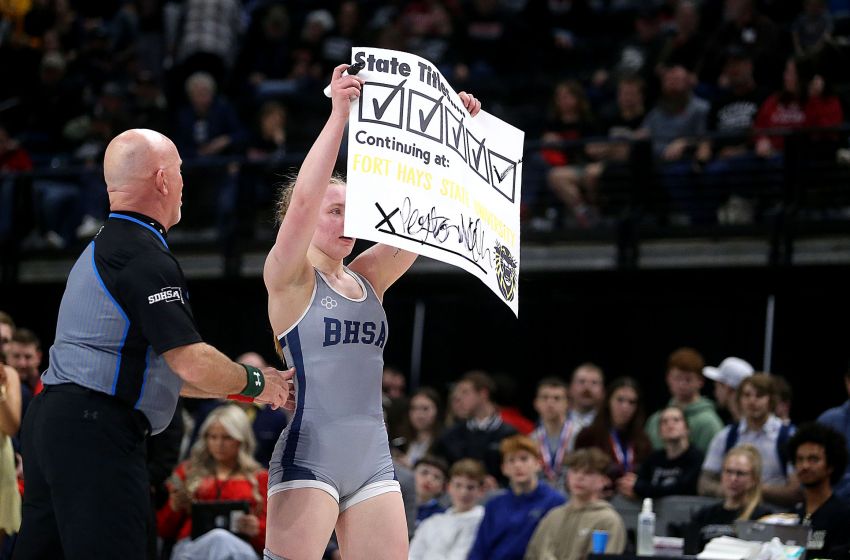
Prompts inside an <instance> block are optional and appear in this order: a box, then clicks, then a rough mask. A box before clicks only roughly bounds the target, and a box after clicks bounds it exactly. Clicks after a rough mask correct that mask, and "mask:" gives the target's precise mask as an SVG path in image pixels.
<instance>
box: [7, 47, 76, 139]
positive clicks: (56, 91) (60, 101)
mask: <svg viewBox="0 0 850 560" xmlns="http://www.w3.org/2000/svg"><path fill="white" fill-rule="evenodd" d="M38 76H39V82H38V85H37V87H34V88H33V91H32V92H31V94H29V95H27V96H26V97H25V98H24V99H23V100H22V101H23V103H24V104H25V108H24V109H23V111H24V112H25V113H26V115H27V118H26V139H25V142H24V145H25V146H26V148H27V150H28V151H29V152H30V153H39V154H45V155H50V156H56V155H59V154H60V153H62V152H63V151H64V150H65V148H66V145H65V143H64V140H63V136H62V130H63V129H64V127H65V125H66V124H67V123H68V121H70V120H71V119H72V118H74V117H76V116H77V115H79V114H81V113H83V112H84V110H85V107H84V105H83V102H82V99H83V93H82V90H83V85H82V84H81V83H80V81H79V79H78V76H76V75H75V74H73V73H71V72H69V71H68V61H67V59H66V57H65V55H63V54H62V53H61V52H58V51H49V52H45V53H44V56H43V57H42V59H41V65H40V66H39V74H38Z"/></svg>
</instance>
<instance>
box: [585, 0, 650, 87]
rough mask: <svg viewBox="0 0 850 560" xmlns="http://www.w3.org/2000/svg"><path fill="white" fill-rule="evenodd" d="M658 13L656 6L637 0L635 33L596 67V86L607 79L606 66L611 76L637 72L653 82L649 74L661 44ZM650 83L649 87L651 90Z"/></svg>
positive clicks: (594, 78)
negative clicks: (602, 65)
mask: <svg viewBox="0 0 850 560" xmlns="http://www.w3.org/2000/svg"><path fill="white" fill-rule="evenodd" d="M659 16H660V13H659V10H658V8H657V7H656V6H653V5H651V4H649V5H647V4H646V3H641V4H640V7H639V8H638V10H637V14H636V16H635V17H634V19H633V26H634V33H633V34H632V35H631V36H630V37H627V38H626V39H625V40H624V41H623V42H622V43H621V44H620V45H619V47H618V48H617V50H616V51H615V53H614V59H613V60H612V61H611V62H609V63H608V64H606V65H605V67H604V68H600V69H597V70H596V72H595V73H594V76H593V83H594V85H595V86H597V87H600V86H602V85H603V84H604V83H605V82H606V81H608V74H609V69H610V71H611V72H612V73H613V76H614V79H619V78H621V77H623V76H640V77H641V78H642V79H643V80H644V82H645V83H647V84H653V85H654V83H655V82H654V80H652V78H653V77H654V75H655V68H656V65H657V64H658V57H659V55H660V54H661V49H662V48H663V47H664V38H663V37H662V35H661V22H660V19H659ZM653 85H651V86H650V87H651V88H652V89H653V90H654V87H653Z"/></svg>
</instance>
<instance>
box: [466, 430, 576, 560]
mask: <svg viewBox="0 0 850 560" xmlns="http://www.w3.org/2000/svg"><path fill="white" fill-rule="evenodd" d="M499 450H500V451H501V453H502V472H503V473H504V474H505V476H506V477H508V480H509V482H510V488H508V489H507V490H505V491H504V492H502V493H501V494H499V495H497V496H495V497H493V498H492V499H491V500H490V501H489V502H487V504H486V505H485V506H484V519H482V520H481V526H480V527H479V528H478V534H477V535H476V537H475V544H474V545H473V546H472V550H471V551H470V552H469V560H519V559H521V558H522V557H523V556H524V554H525V549H526V547H527V546H528V541H529V540H530V539H531V535H532V534H533V533H534V530H535V529H536V528H537V524H538V523H539V522H540V519H541V518H542V517H543V516H544V515H545V514H546V512H548V511H549V510H550V509H552V508H554V507H556V506H559V505H561V504H563V503H564V497H563V496H562V495H561V494H559V493H558V492H556V491H555V490H553V489H552V488H550V487H549V486H547V485H546V484H545V483H544V482H540V481H538V476H539V474H540V462H541V457H540V452H539V450H538V448H537V445H536V444H535V443H534V440H532V439H531V438H529V437H527V436H521V435H516V436H511V437H509V438H506V439H504V440H503V441H502V443H501V445H500V446H499Z"/></svg>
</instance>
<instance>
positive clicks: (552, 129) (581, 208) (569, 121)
mask: <svg viewBox="0 0 850 560" xmlns="http://www.w3.org/2000/svg"><path fill="white" fill-rule="evenodd" d="M552 102H553V116H552V118H550V119H549V120H548V121H547V122H546V124H545V126H544V132H543V137H542V143H543V146H544V148H543V154H542V155H543V159H544V160H545V161H546V163H547V164H548V165H549V166H550V167H551V168H550V169H549V172H548V173H547V175H546V182H547V184H548V186H549V188H550V189H551V190H552V192H553V193H554V194H555V196H556V197H557V198H558V200H560V201H561V203H562V204H564V205H565V206H566V209H567V210H568V216H571V217H572V218H574V219H575V221H576V223H577V224H578V225H579V226H580V227H589V226H591V225H593V224H594V223H595V220H596V218H597V216H596V215H595V213H594V210H593V208H592V207H591V206H590V204H589V201H588V194H587V190H588V187H587V183H588V181H590V182H591V183H593V184H594V186H595V181H596V180H597V179H598V178H599V170H598V169H596V167H598V166H595V165H594V158H593V157H592V156H591V154H590V153H588V149H587V145H585V144H578V143H576V142H577V141H578V140H583V139H585V138H590V137H592V136H594V135H595V134H596V123H595V121H594V118H593V115H592V113H591V109H590V103H588V100H587V95H586V94H585V91H584V88H583V87H582V85H581V84H580V83H578V82H576V81H574V80H569V81H565V82H560V83H559V84H558V85H556V86H555V90H554V92H553V94H552ZM565 142H566V143H567V144H564V143H565ZM588 168H590V169H591V171H590V172H589V173H590V179H588Z"/></svg>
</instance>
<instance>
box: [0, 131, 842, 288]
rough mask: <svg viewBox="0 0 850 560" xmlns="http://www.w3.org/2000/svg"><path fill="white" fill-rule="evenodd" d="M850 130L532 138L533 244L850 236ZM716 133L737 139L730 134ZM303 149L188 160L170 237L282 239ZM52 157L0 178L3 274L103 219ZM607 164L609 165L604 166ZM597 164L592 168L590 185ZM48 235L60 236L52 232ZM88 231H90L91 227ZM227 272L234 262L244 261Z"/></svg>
mask: <svg viewBox="0 0 850 560" xmlns="http://www.w3.org/2000/svg"><path fill="white" fill-rule="evenodd" d="M848 133H850V127H847V126H844V127H837V128H828V129H823V128H821V129H807V130H796V131H790V132H789V131H760V132H759V135H767V136H770V137H774V138H775V137H782V139H783V141H784V149H783V150H782V151H781V152H778V153H775V154H773V155H771V156H770V157H759V156H756V155H754V153H753V152H749V153H748V154H747V155H742V156H740V157H734V158H725V159H714V160H711V161H709V162H705V163H702V162H698V161H697V160H696V159H694V158H693V157H691V156H690V155H689V156H688V157H687V158H685V159H682V160H679V161H673V162H666V161H661V160H659V159H658V158H656V157H654V156H653V148H652V139H649V138H646V139H639V140H619V139H618V140H612V139H609V138H590V139H585V140H583V141H577V142H561V143H558V144H556V145H551V144H546V145H545V146H544V145H543V144H542V143H541V142H539V141H528V142H526V146H525V154H524V159H523V162H524V163H523V165H524V173H523V236H524V239H523V241H524V243H533V244H542V245H546V244H555V243H560V242H565V241H571V242H581V241H594V240H595V241H605V242H609V243H614V244H615V245H616V247H617V263H618V266H619V267H622V268H632V267H636V266H638V263H639V255H640V249H641V245H642V243H643V242H645V241H647V240H658V239H677V238H683V237H708V238H712V239H718V238H728V237H751V238H759V239H764V240H767V241H768V242H769V246H770V255H769V263H770V264H772V265H788V264H790V263H791V262H792V256H793V252H794V245H795V242H796V241H797V240H799V239H801V238H803V237H805V236H807V235H814V234H817V235H833V234H839V235H850V144H848ZM706 138H709V139H711V140H714V141H716V142H717V141H719V142H723V141H728V140H730V137H729V136H728V135H713V136H709V137H706ZM752 138H753V136H752V135H750V136H749V137H748V140H750V141H751V140H752ZM702 139H705V138H702ZM702 139H694V143H696V141H697V140H702ZM732 139H734V138H732ZM737 139H738V140H742V138H741V137H740V136H739V137H737ZM600 145H602V146H609V147H610V146H618V147H620V148H618V150H619V157H618V158H608V159H603V160H601V165H600V163H599V161H597V160H594V159H593V158H592V157H586V156H585V155H584V154H586V153H587V152H588V151H592V149H591V147H592V146H597V147H598V146H600ZM544 148H550V149H551V148H554V149H559V150H565V151H566V152H567V153H573V154H576V153H578V154H582V161H581V162H580V163H578V164H576V163H573V162H568V164H567V165H566V166H552V165H550V164H547V163H546V162H545V160H544V159H543V158H542V157H540V154H541V150H542V149H544ZM303 157H304V154H287V155H286V156H285V157H281V158H278V159H274V160H262V161H258V160H251V159H248V158H245V157H242V156H234V157H220V158H206V159H203V160H195V161H187V162H185V163H184V167H183V174H184V179H185V188H184V205H185V206H184V208H185V210H186V211H185V212H184V215H183V222H182V223H181V224H180V225H179V226H178V227H177V228H175V229H174V231H173V233H172V235H171V236H170V239H171V240H172V243H174V244H177V245H183V246H184V247H185V248H186V249H187V250H198V251H200V252H221V253H222V254H223V255H224V256H225V259H226V260H227V261H228V262H230V263H237V264H238V261H239V259H240V258H241V256H242V255H243V254H244V253H245V252H246V251H252V250H254V249H257V248H258V247H259V246H260V245H262V246H263V247H266V248H267V246H268V241H269V240H270V239H271V237H272V235H273V208H274V195H275V191H276V189H275V184H276V183H279V182H280V181H282V180H283V177H284V174H286V173H291V172H292V171H294V170H295V169H297V167H298V166H299V165H300V163H301V162H302V161H303ZM54 163H55V164H54V165H48V166H46V167H43V168H39V169H37V170H36V171H32V172H27V173H14V174H13V173H6V174H3V175H0V239H2V255H3V258H2V268H3V270H2V274H3V277H4V278H6V279H7V280H10V279H13V278H14V277H15V274H16V268H17V265H18V263H19V262H20V261H22V260H27V259H31V258H34V257H40V258H44V257H50V256H53V255H61V256H68V255H70V254H76V253H77V252H78V251H79V248H80V245H81V244H82V242H83V241H76V240H75V235H74V234H75V229H76V228H77V227H78V226H79V225H80V220H81V219H82V216H83V214H86V213H91V214H95V215H99V217H101V218H102V217H103V216H104V215H105V208H106V205H107V201H106V195H105V186H104V184H103V179H102V170H101V169H100V168H98V167H91V166H83V165H74V164H68V162H63V161H58V160H56V161H55V162H54ZM340 167H341V168H343V167H342V166H340ZM599 167H601V168H602V170H601V172H600V170H599V169H594V168H599ZM591 170H592V171H591ZM591 172H592V173H595V174H596V175H594V177H593V181H594V182H591V180H590V174H591ZM559 174H560V176H559ZM564 175H566V176H567V179H569V181H572V183H571V184H573V185H574V186H576V188H577V192H578V193H580V194H581V196H582V197H584V198H583V199H580V200H582V203H584V205H585V206H589V207H591V208H590V212H591V215H592V219H588V220H585V221H582V220H580V219H578V218H579V216H578V214H577V213H578V210H579V209H578V208H577V206H580V205H581V204H575V201H572V202H571V203H569V204H568V203H565V202H564V201H563V199H564V198H569V197H561V198H559V197H558V196H557V195H556V194H555V190H553V189H552V188H550V185H552V184H553V183H557V181H558V180H560V181H563V180H564V179H563V176H564ZM556 176H559V178H558V179H557V180H556V179H554V178H553V177H556ZM569 181H568V182H569ZM591 191H592V192H591ZM89 225H92V224H91V222H90V223H89ZM57 230H59V231H57ZM49 231H53V232H54V234H58V235H54V236H53V238H52V239H47V240H45V239H44V234H46V233H47V232H49ZM80 233H83V234H87V236H88V237H90V236H91V235H92V234H93V233H94V231H81V232H80ZM83 237H84V238H85V237H86V236H83ZM39 242H40V243H39ZM227 268H228V269H229V270H236V267H235V265H234V266H228V267H227Z"/></svg>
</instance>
